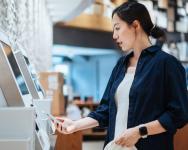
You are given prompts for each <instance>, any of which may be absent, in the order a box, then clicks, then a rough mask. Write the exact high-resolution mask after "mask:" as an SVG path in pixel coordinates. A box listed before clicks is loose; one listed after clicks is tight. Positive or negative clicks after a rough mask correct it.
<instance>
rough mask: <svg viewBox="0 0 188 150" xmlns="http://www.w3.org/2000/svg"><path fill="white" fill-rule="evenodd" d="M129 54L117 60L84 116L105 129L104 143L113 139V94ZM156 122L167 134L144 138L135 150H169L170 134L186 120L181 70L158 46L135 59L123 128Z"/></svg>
mask: <svg viewBox="0 0 188 150" xmlns="http://www.w3.org/2000/svg"><path fill="white" fill-rule="evenodd" d="M132 56H133V52H130V53H129V54H127V55H125V56H123V57H121V58H120V59H119V60H118V62H117V64H116V66H115V67H114V69H113V71H112V74H111V77H110V79H109V82H108V84H107V87H106V90H105V92H104V95H103V97H102V99H101V102H100V106H99V107H98V108H97V109H96V111H94V112H91V113H90V114H89V115H88V117H91V118H94V119H95V120H97V121H98V122H99V125H100V126H101V127H107V131H108V132H107V137H106V142H105V144H107V143H108V142H110V141H112V140H113V139H114V132H115V120H116V112H117V108H116V104H115V99H114V96H115V92H116V90H117V88H118V86H119V84H120V82H121V81H122V80H123V78H124V75H125V73H126V70H127V67H128V62H129V59H130V57H132ZM154 120H159V122H160V124H161V125H162V126H163V127H164V128H165V129H166V130H167V132H164V133H161V134H156V135H152V136H148V138H146V139H140V140H139V141H138V142H137V143H136V147H137V149H138V150H173V135H174V133H175V132H176V129H177V128H181V127H182V126H184V125H185V124H186V123H187V121H188V98H187V87H186V78H185V69H184V68H183V66H182V65H181V63H180V62H179V61H178V60H177V59H176V58H175V57H173V56H171V55H169V54H167V53H165V52H164V51H162V50H161V48H160V47H158V46H151V47H148V48H146V49H144V50H142V53H141V55H140V57H139V60H138V63H137V68H136V72H135V76H134V80H133V83H132V86H131V89H130V93H129V110H128V123H127V127H128V128H131V127H135V126H137V125H140V124H144V123H148V122H151V121H154Z"/></svg>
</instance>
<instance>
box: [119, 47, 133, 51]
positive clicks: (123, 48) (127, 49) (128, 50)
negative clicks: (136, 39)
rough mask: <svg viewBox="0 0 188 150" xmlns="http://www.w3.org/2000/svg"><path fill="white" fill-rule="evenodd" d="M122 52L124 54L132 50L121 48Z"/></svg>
mask: <svg viewBox="0 0 188 150" xmlns="http://www.w3.org/2000/svg"><path fill="white" fill-rule="evenodd" d="M121 50H122V51H123V52H129V51H130V50H131V48H126V47H121Z"/></svg>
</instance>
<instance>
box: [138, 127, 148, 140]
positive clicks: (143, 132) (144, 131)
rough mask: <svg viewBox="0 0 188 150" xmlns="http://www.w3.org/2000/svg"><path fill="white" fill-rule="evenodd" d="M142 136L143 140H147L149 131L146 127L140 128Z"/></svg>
mask: <svg viewBox="0 0 188 150" xmlns="http://www.w3.org/2000/svg"><path fill="white" fill-rule="evenodd" d="M139 132H140V135H141V136H142V138H146V137H147V135H148V130H147V128H146V127H145V126H143V127H140V128H139Z"/></svg>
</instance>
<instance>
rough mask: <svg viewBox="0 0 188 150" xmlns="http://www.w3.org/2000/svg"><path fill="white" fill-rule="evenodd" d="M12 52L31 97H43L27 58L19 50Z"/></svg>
mask: <svg viewBox="0 0 188 150" xmlns="http://www.w3.org/2000/svg"><path fill="white" fill-rule="evenodd" d="M14 54H15V57H16V60H17V62H18V65H19V67H20V69H21V71H22V74H23V76H24V79H25V81H26V83H27V85H28V89H29V91H30V93H31V95H32V97H33V99H40V98H43V97H42V96H41V91H42V90H41V88H40V85H39V84H37V80H38V79H36V76H35V75H34V73H32V68H31V65H30V62H29V59H28V58H27V57H26V56H24V55H23V54H22V52H21V51H16V52H15V53H14Z"/></svg>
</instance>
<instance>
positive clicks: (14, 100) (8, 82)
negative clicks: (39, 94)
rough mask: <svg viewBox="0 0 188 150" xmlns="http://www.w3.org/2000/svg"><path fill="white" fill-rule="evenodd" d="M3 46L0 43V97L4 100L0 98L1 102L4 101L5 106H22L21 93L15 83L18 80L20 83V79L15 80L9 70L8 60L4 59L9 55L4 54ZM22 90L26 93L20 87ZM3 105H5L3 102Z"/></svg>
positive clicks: (0, 42)
mask: <svg viewBox="0 0 188 150" xmlns="http://www.w3.org/2000/svg"><path fill="white" fill-rule="evenodd" d="M4 46H5V44H4V43H3V42H2V41H0V70H1V76H0V88H1V97H3V98H4V99H3V98H1V101H2V100H3V101H4V100H6V104H7V106H24V102H23V99H22V93H21V91H20V88H19V86H18V84H17V81H16V80H18V81H19V82H20V83H21V79H19V78H17V79H16V78H15V76H14V72H13V71H12V69H11V66H10V64H9V61H8V58H7V57H6V55H9V54H10V51H9V52H8V51H7V52H5V51H4ZM20 86H21V85H20ZM22 89H23V91H22V92H26V91H27V90H25V89H24V86H22ZM3 103H4V104H5V102H3Z"/></svg>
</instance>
